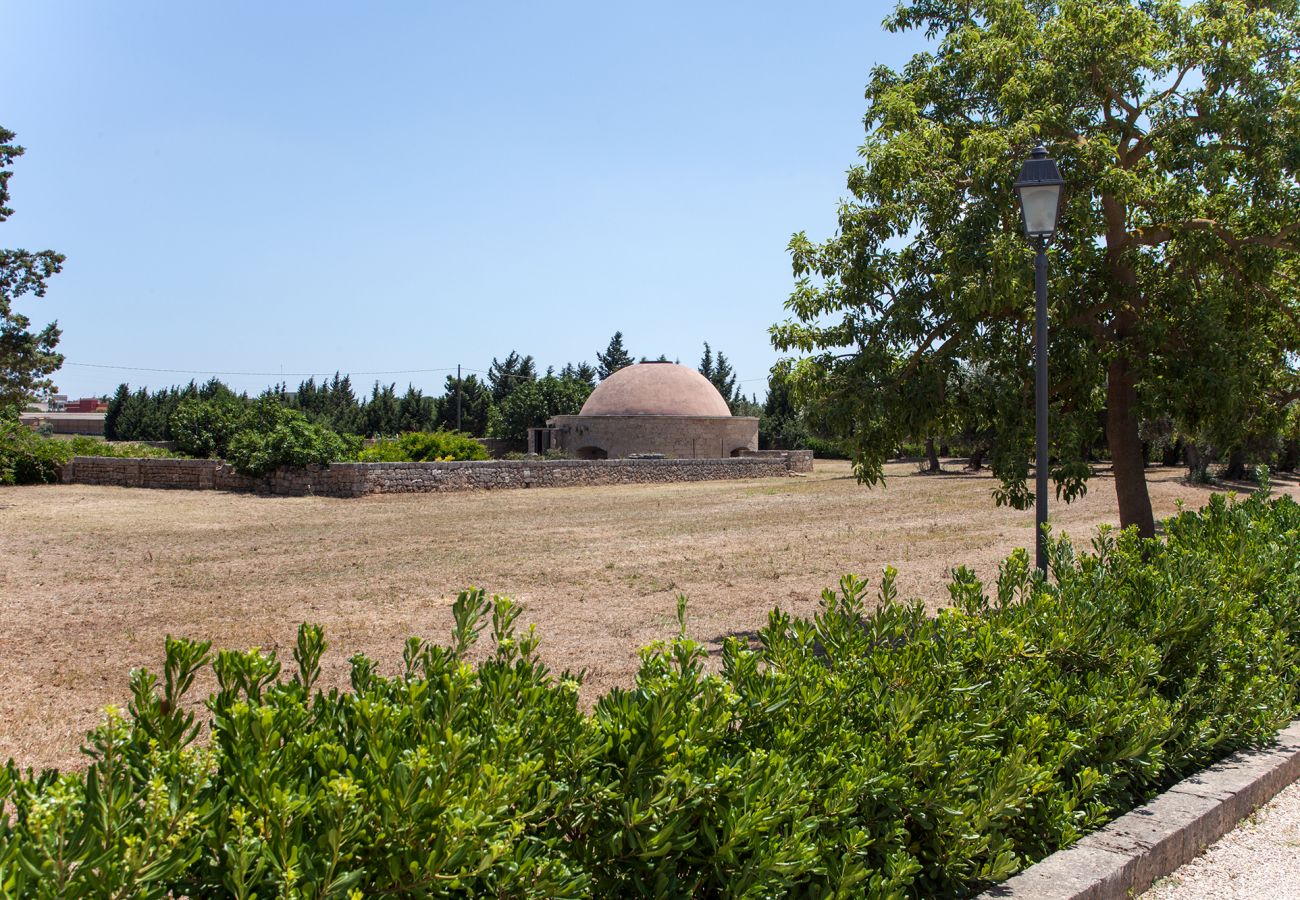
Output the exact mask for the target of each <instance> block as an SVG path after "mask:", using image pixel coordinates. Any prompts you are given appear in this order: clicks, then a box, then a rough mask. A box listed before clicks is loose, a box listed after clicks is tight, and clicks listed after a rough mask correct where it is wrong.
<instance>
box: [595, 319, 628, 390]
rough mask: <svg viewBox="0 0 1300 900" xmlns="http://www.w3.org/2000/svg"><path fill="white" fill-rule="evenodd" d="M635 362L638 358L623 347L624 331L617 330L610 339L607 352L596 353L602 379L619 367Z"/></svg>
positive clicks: (597, 366)
mask: <svg viewBox="0 0 1300 900" xmlns="http://www.w3.org/2000/svg"><path fill="white" fill-rule="evenodd" d="M634 362H636V360H634V359H633V358H632V354H630V353H628V352H627V350H626V349H625V348H624V347H623V332H621V331H616V332H614V336H613V337H612V338H610V339H609V346H608V347H606V348H605V352H604V353H597V354H596V363H597V365H596V372H597V373H598V374H599V375H600V380H601V381H604V380H605V379H606V378H608V377H609V376H611V375H613V374H614V373H615V372H617V371H618V370H619V369H624V368H627V367H628V366H630V365H632V363H634Z"/></svg>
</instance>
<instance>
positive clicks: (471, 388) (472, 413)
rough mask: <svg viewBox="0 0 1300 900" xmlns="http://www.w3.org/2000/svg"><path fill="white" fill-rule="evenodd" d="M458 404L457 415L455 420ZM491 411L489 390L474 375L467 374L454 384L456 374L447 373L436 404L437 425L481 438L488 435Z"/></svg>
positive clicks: (490, 393)
mask: <svg viewBox="0 0 1300 900" xmlns="http://www.w3.org/2000/svg"><path fill="white" fill-rule="evenodd" d="M458 404H459V410H460V416H459V421H457V418H458V417H457V414H456V411H457V408H458ZM491 412H492V392H491V391H490V390H489V389H488V386H487V385H486V384H485V383H483V382H482V381H480V380H479V378H478V376H477V375H466V376H465V377H464V378H462V379H461V381H460V384H459V387H458V386H457V382H456V376H454V375H448V376H447V382H446V386H445V388H444V393H443V395H442V398H441V400H440V402H439V406H438V428H441V429H446V430H448V431H454V430H456V429H460V430H461V431H464V432H465V433H466V434H472V435H474V436H475V437H482V436H483V435H485V434H487V426H488V417H489V416H490V415H491Z"/></svg>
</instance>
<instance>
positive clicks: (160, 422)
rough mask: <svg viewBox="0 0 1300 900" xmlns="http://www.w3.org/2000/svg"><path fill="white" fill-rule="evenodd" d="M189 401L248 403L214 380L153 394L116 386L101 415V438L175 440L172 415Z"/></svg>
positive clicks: (170, 388)
mask: <svg viewBox="0 0 1300 900" xmlns="http://www.w3.org/2000/svg"><path fill="white" fill-rule="evenodd" d="M190 400H226V401H229V402H231V403H234V402H238V403H241V404H243V405H247V404H248V402H249V401H248V398H247V397H245V396H237V395H236V394H235V393H234V392H233V391H232V390H230V388H228V387H226V386H225V385H224V384H222V383H221V382H220V381H219V380H217V379H216V378H213V379H211V380H209V381H207V382H205V383H203V384H197V383H195V382H193V381H191V382H190V383H189V384H187V385H185V386H184V387H178V386H172V387H169V388H163V389H161V390H158V391H152V392H151V391H150V390H149V389H148V388H139V389H138V390H136V391H132V390H131V386H130V385H128V384H119V385H118V386H117V390H116V391H115V392H114V393H113V396H112V398H111V399H110V400H109V401H108V410H107V412H106V413H105V415H104V437H106V438H108V440H110V441H170V440H174V439H175V438H174V436H173V435H172V427H171V426H172V419H173V416H174V415H175V413H176V410H177V409H178V408H179V407H180V405H181V404H182V403H185V402H186V401H190Z"/></svg>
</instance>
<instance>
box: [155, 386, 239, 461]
mask: <svg viewBox="0 0 1300 900" xmlns="http://www.w3.org/2000/svg"><path fill="white" fill-rule="evenodd" d="M248 419H249V410H248V404H247V403H246V402H245V401H242V400H240V399H238V398H236V397H233V396H228V395H222V396H217V397H213V398H211V399H207V400H200V399H198V398H196V397H195V398H190V399H188V400H183V401H181V403H180V404H179V405H177V407H176V410H175V412H173V413H172V416H171V435H172V440H174V441H175V442H176V449H177V450H179V451H180V452H182V453H184V454H185V455H186V456H193V457H196V458H198V459H224V458H225V456H226V454H227V453H228V452H229V450H230V441H231V439H232V438H233V437H234V436H235V434H236V433H237V432H238V431H239V430H240V429H241V428H242V427H244V425H245V423H246V422H247V421H248Z"/></svg>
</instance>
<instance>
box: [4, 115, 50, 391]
mask: <svg viewBox="0 0 1300 900" xmlns="http://www.w3.org/2000/svg"><path fill="white" fill-rule="evenodd" d="M14 137H15V135H14V133H13V132H12V131H9V130H8V129H5V128H0V222H4V221H6V220H7V219H8V218H9V217H10V216H11V215H13V212H14V211H13V209H11V208H10V207H9V205H8V202H9V176H10V175H12V174H13V172H12V171H11V169H10V167H11V166H12V165H13V162H14V160H15V159H17V158H18V157H20V156H22V155H23V152H24V150H23V148H22V147H20V146H18V145H17V144H15V143H14ZM64 259H65V257H64V256H63V254H62V253H55V252H54V251H53V250H41V251H38V252H31V251H28V250H0V413H5V412H6V411H7V412H12V413H14V414H15V415H16V414H17V413H18V412H20V411H21V410H22V408H23V407H24V406H26V405H27V403H28V402H29V401H31V400H33V399H35V398H36V396H37V395H39V394H40V393H42V392H47V391H51V390H53V389H54V383H53V382H52V381H51V380H50V378H49V376H50V375H51V374H52V373H53V372H55V371H57V370H58V368H59V366H61V365H63V356H62V355H61V354H59V353H56V352H55V351H54V348H55V347H56V346H57V345H58V343H59V328H58V325H57V324H56V323H51V324H49V325H46V326H45V327H44V328H42V329H40V330H38V331H32V330H31V325H32V323H31V319H30V318H28V317H27V316H25V315H23V314H22V313H19V312H18V311H17V310H15V309H14V307H13V304H14V302H15V301H16V300H18V299H19V298H20V297H23V296H25V295H27V294H31V295H32V296H34V297H44V296H45V288H46V282H47V281H48V280H49V279H50V278H51V277H52V276H54V275H56V274H58V272H59V271H60V270H61V269H62V268H63V261H64Z"/></svg>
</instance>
